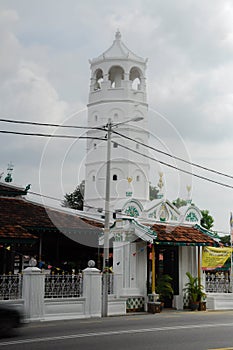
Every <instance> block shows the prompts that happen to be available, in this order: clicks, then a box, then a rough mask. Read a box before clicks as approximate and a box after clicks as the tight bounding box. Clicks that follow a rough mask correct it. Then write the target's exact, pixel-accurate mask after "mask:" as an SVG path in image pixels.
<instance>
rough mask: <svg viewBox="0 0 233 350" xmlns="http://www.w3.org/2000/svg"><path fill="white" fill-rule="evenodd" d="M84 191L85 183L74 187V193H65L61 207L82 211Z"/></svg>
mask: <svg viewBox="0 0 233 350" xmlns="http://www.w3.org/2000/svg"><path fill="white" fill-rule="evenodd" d="M84 190H85V181H84V180H83V181H82V182H81V183H80V185H78V186H77V187H76V189H75V190H74V192H71V193H66V194H65V199H64V200H63V201H62V206H63V207H67V208H72V209H76V210H83V198H84Z"/></svg>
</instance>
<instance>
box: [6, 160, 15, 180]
mask: <svg viewBox="0 0 233 350" xmlns="http://www.w3.org/2000/svg"><path fill="white" fill-rule="evenodd" d="M13 168H14V165H13V164H12V162H10V163H9V164H8V168H7V176H6V177H5V182H12V172H13Z"/></svg>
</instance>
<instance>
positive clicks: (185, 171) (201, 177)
mask: <svg viewBox="0 0 233 350" xmlns="http://www.w3.org/2000/svg"><path fill="white" fill-rule="evenodd" d="M112 143H114V141H112ZM118 145H119V146H120V147H122V148H125V149H127V150H128V151H131V152H133V153H136V154H139V155H140V156H143V157H145V158H148V159H150V160H153V161H154V162H157V163H160V164H162V165H165V166H167V167H169V168H172V169H175V170H179V171H181V172H183V173H185V174H188V175H192V176H194V177H197V178H199V179H202V180H206V181H209V182H212V183H215V184H217V185H220V186H224V187H228V188H231V189H233V186H231V185H228V184H224V183H223V182H218V181H215V180H211V179H210V178H208V177H205V176H201V175H197V174H194V173H192V172H191V171H188V170H184V169H181V168H178V167H177V166H174V165H171V164H168V163H166V162H163V161H161V160H157V159H155V158H152V157H150V156H148V155H145V154H143V153H140V152H138V151H136V150H134V149H132V148H130V147H127V146H124V145H121V144H119V143H118Z"/></svg>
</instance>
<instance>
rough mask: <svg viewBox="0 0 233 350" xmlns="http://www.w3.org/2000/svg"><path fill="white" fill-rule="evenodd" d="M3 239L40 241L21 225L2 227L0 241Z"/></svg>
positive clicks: (0, 228)
mask: <svg viewBox="0 0 233 350" xmlns="http://www.w3.org/2000/svg"><path fill="white" fill-rule="evenodd" d="M2 238H4V239H5V238H6V239H8V238H20V239H33V240H35V239H38V238H37V237H36V236H35V235H32V234H31V233H29V232H28V231H27V230H26V229H24V228H23V227H21V226H19V225H5V226H1V227H0V239H2Z"/></svg>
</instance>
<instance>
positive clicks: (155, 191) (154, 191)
mask: <svg viewBox="0 0 233 350" xmlns="http://www.w3.org/2000/svg"><path fill="white" fill-rule="evenodd" d="M149 192H150V200H151V201H152V200H153V199H156V198H158V193H159V190H158V188H157V187H156V186H152V185H151V184H150V188H149Z"/></svg>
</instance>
